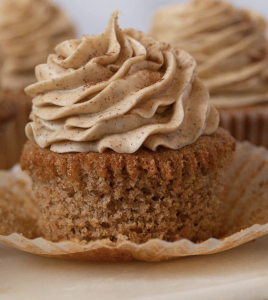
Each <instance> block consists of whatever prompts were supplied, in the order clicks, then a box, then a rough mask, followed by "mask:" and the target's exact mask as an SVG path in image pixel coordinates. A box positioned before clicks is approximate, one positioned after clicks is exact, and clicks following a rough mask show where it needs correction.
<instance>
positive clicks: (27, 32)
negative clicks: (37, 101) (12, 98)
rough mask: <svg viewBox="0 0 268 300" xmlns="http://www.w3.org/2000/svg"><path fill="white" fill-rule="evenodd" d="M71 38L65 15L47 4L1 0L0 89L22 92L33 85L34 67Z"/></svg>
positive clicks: (45, 1)
mask: <svg viewBox="0 0 268 300" xmlns="http://www.w3.org/2000/svg"><path fill="white" fill-rule="evenodd" d="M74 35H75V33H74V29H73V27H72V25H71V24H70V22H69V20H68V19H67V17H66V16H65V14H64V13H63V12H62V11H61V10H59V9H58V8H57V7H55V6H54V5H52V4H51V3H49V1H48V0H38V1H36V0H1V1H0V45H1V48H2V52H3V56H4V60H3V66H2V69H1V86H2V88H3V89H7V90H15V91H16V90H23V89H24V88H25V87H26V86H27V85H29V84H32V83H34V82H35V81H36V79H35V74H34V69H35V66H36V65H38V64H40V63H44V62H45V61H46V59H47V56H48V54H49V53H51V52H52V51H53V50H54V47H55V46H56V45H57V44H58V43H60V42H62V41H64V40H66V39H70V38H73V37H74Z"/></svg>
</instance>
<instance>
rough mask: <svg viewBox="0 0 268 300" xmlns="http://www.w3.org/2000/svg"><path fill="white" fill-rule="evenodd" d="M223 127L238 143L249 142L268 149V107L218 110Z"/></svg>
mask: <svg viewBox="0 0 268 300" xmlns="http://www.w3.org/2000/svg"><path fill="white" fill-rule="evenodd" d="M218 110H219V112H220V115H221V126H222V127H223V128H225V129H226V130H228V131H229V132H230V133H231V134H232V135H233V136H234V137H235V138H236V139H237V140H238V141H244V140H248V141H250V142H251V143H253V144H255V145H257V146H264V147H266V148H268V105H267V104H263V105H261V104H259V105H254V106H247V107H238V108H218Z"/></svg>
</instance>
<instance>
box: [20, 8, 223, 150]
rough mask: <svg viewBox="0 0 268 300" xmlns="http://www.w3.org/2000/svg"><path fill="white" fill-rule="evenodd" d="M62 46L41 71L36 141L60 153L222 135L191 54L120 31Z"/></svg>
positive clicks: (114, 27)
mask: <svg viewBox="0 0 268 300" xmlns="http://www.w3.org/2000/svg"><path fill="white" fill-rule="evenodd" d="M117 19H118V11H116V12H114V13H113V14H112V16H111V18H110V21H109V24H108V27H107V29H106V30H105V32H104V33H103V34H100V35H96V36H93V35H85V36H83V38H82V40H69V41H66V42H63V43H61V44H60V45H58V46H57V47H56V54H51V55H50V56H49V57H48V61H47V64H43V65H39V66H38V67H37V68H36V76H37V80H38V83H36V84H33V85H31V86H29V87H28V88H26V92H27V94H28V95H30V96H32V97H34V99H33V111H32V120H33V121H32V122H31V123H29V124H28V125H27V126H26V134H27V136H28V138H29V139H32V140H35V142H36V143H37V144H38V145H39V146H40V147H42V148H45V147H50V150H52V151H54V152H58V153H66V152H100V153H101V152H103V151H104V150H105V149H107V148H109V149H112V150H114V151H116V152H118V153H133V152H135V151H136V150H138V149H139V148H140V147H141V146H145V147H147V148H149V149H151V150H156V149H157V147H158V146H164V147H168V148H171V149H179V148H181V147H184V146H186V145H189V144H192V143H193V142H195V141H196V140H197V139H198V137H200V136H201V135H209V134H212V133H213V132H215V131H216V129H217V127H218V124H219V115H218V112H217V111H216V109H215V108H214V107H213V106H211V104H210V99H209V94H208V91H207V89H206V88H205V87H204V85H203V84H202V83H201V82H200V80H199V79H198V77H197V76H196V73H195V68H196V63H195V61H194V59H193V58H192V57H191V56H190V55H188V54H187V53H186V52H184V51H182V50H178V49H174V48H172V47H170V46H169V45H167V44H165V43H160V42H157V41H155V40H154V39H153V38H151V37H150V36H147V35H145V34H143V33H142V32H139V31H136V30H133V29H128V30H123V31H122V30H120V28H119V27H118V24H117Z"/></svg>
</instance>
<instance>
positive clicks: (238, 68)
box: [151, 0, 268, 107]
mask: <svg viewBox="0 0 268 300" xmlns="http://www.w3.org/2000/svg"><path fill="white" fill-rule="evenodd" d="M151 33H152V35H153V36H155V37H157V38H158V39H159V40H164V41H167V42H169V43H172V44H173V45H175V46H179V47H181V48H182V49H184V50H186V51H188V52H189V53H190V54H191V55H192V56H193V57H194V58H195V59H196V61H197V65H198V67H197V73H198V75H199V77H200V78H201V79H202V80H203V82H204V84H205V85H206V86H207V87H208V89H209V91H210V94H211V98H212V102H213V103H214V104H215V105H216V106H218V107H239V106H248V105H254V104H258V103H268V71H267V69H268V68H267V67H268V47H267V38H266V22H265V20H264V19H263V18H262V17H261V16H259V15H257V14H255V13H254V12H252V11H247V10H241V9H236V8H234V7H233V6H232V5H231V4H229V3H227V2H225V1H214V0H195V1H192V2H188V3H186V4H181V5H172V6H167V7H165V8H163V9H161V10H159V11H158V12H157V13H156V14H155V16H154V19H153V25H152V31H151Z"/></svg>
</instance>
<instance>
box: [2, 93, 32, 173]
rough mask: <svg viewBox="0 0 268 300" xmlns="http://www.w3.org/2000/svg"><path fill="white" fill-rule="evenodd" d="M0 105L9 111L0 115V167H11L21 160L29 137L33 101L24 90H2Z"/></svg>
mask: <svg viewBox="0 0 268 300" xmlns="http://www.w3.org/2000/svg"><path fill="white" fill-rule="evenodd" d="M1 97H2V101H1V103H0V106H5V107H9V113H8V114H5V115H3V116H1V115H0V140H1V146H0V169H9V168H11V167H12V166H13V165H14V164H16V163H18V162H19V160H20V155H21V151H22V148H23V145H24V144H25V142H26V140H27V138H26V135H25V126H26V124H27V123H28V122H29V115H30V112H31V106H32V101H31V97H29V96H27V95H26V94H25V93H24V92H18V93H12V92H2V95H1Z"/></svg>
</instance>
